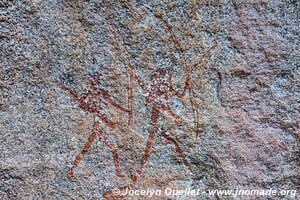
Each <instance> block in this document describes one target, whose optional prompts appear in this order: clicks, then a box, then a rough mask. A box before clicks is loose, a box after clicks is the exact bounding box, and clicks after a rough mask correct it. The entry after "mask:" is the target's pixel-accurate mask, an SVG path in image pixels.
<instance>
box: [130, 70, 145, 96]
mask: <svg viewBox="0 0 300 200" xmlns="http://www.w3.org/2000/svg"><path fill="white" fill-rule="evenodd" d="M128 72H129V74H130V75H131V76H132V78H133V80H135V81H136V82H137V84H138V85H139V86H140V87H141V88H142V90H143V91H146V90H147V88H146V86H145V84H144V83H143V81H142V80H141V79H140V78H139V77H138V75H137V74H136V72H135V70H134V69H133V68H132V67H130V68H128Z"/></svg>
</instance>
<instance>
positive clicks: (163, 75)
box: [103, 65, 190, 199]
mask: <svg viewBox="0 0 300 200" xmlns="http://www.w3.org/2000/svg"><path fill="white" fill-rule="evenodd" d="M129 70H130V74H131V76H132V78H133V80H134V81H136V82H137V83H138V85H139V86H140V87H141V88H142V90H143V92H144V93H145V96H146V103H147V104H152V108H151V117H150V129H149V136H148V139H147V144H146V147H145V150H144V153H143V155H142V158H141V163H140V167H139V169H138V170H137V172H136V175H133V176H131V180H132V183H130V184H128V185H125V186H123V187H120V188H118V190H120V191H123V190H125V189H127V188H130V187H132V186H133V185H134V184H135V183H136V181H137V177H138V176H140V175H141V173H142V170H143V168H144V165H145V162H146V160H147V158H148V155H149V153H150V150H151V147H152V141H153V138H154V137H155V135H156V134H157V133H158V132H159V133H160V135H161V136H162V137H163V138H165V139H166V140H168V141H169V142H171V143H173V144H174V146H175V150H176V152H177V153H178V154H179V156H180V157H181V159H182V161H183V163H184V164H185V165H186V166H188V167H190V164H189V163H188V162H187V160H186V158H185V156H184V155H183V151H182V150H181V148H180V146H179V144H178V143H177V141H176V140H175V139H173V138H172V137H171V136H170V135H168V134H166V130H165V129H164V128H162V129H161V130H160V131H159V129H158V127H157V123H158V119H159V116H160V112H162V111H165V112H167V113H168V114H169V115H170V116H171V117H172V118H173V119H174V120H175V122H176V123H177V124H179V123H180V122H182V120H181V118H180V117H179V116H178V115H177V114H176V113H174V112H173V111H172V109H171V108H170V106H169V105H168V104H167V103H166V102H167V101H168V98H169V95H170V94H171V95H176V96H177V97H179V98H182V97H184V95H185V92H186V89H187V88H188V85H189V81H190V80H189V77H187V78H186V83H185V87H184V90H183V91H182V92H178V91H176V90H175V89H174V88H173V87H172V73H173V65H172V67H171V69H170V70H169V71H167V70H166V69H162V68H160V69H157V70H156V71H154V72H153V73H152V75H151V79H150V80H151V84H150V86H149V87H148V88H147V87H146V86H145V85H144V83H143V82H142V81H141V80H140V79H139V78H138V76H137V74H136V73H135V71H134V69H132V68H130V69H129ZM167 75H168V77H167ZM111 193H112V192H111V191H108V192H104V193H103V196H104V197H105V198H106V199H110V197H112V195H113V194H111ZM115 198H116V197H113V199H115Z"/></svg>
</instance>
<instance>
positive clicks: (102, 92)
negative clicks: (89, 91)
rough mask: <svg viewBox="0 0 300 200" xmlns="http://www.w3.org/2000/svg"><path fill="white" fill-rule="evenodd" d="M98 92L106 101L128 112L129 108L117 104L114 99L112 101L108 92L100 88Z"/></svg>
mask: <svg viewBox="0 0 300 200" xmlns="http://www.w3.org/2000/svg"><path fill="white" fill-rule="evenodd" d="M99 93H101V94H102V97H103V98H104V99H105V101H106V102H108V103H110V104H111V105H112V106H114V107H116V108H117V109H119V110H122V111H124V112H128V113H130V112H131V110H129V109H126V108H124V107H123V106H121V105H119V104H118V103H116V102H115V101H113V100H112V99H111V98H110V96H109V94H108V92H107V91H105V90H103V89H101V91H100V92H99Z"/></svg>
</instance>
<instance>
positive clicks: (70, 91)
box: [55, 80, 80, 101]
mask: <svg viewBox="0 0 300 200" xmlns="http://www.w3.org/2000/svg"><path fill="white" fill-rule="evenodd" d="M55 83H56V84H57V85H58V86H59V87H60V88H61V89H62V90H64V91H65V92H67V93H68V94H69V95H70V96H71V97H73V98H74V99H75V100H76V101H80V96H79V95H78V94H77V93H76V92H75V91H74V90H72V89H70V88H68V87H67V86H65V85H64V84H62V83H61V82H59V81H57V80H56V81H55Z"/></svg>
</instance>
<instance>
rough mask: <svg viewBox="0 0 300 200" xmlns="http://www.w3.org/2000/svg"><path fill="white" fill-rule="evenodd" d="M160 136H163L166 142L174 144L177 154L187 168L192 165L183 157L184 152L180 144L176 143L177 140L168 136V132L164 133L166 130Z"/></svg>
mask: <svg viewBox="0 0 300 200" xmlns="http://www.w3.org/2000/svg"><path fill="white" fill-rule="evenodd" d="M160 134H161V136H163V137H164V138H165V139H166V140H168V141H170V142H172V143H173V144H174V146H175V150H176V152H177V153H178V154H179V156H180V157H181V159H182V161H183V163H184V164H185V165H186V166H188V167H189V166H190V164H189V163H188V162H187V160H186V159H185V156H184V155H183V152H182V150H181V148H180V146H179V144H178V143H177V142H176V140H175V139H173V138H172V137H171V136H169V135H167V134H166V131H164V130H163V131H161V132H160Z"/></svg>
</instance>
